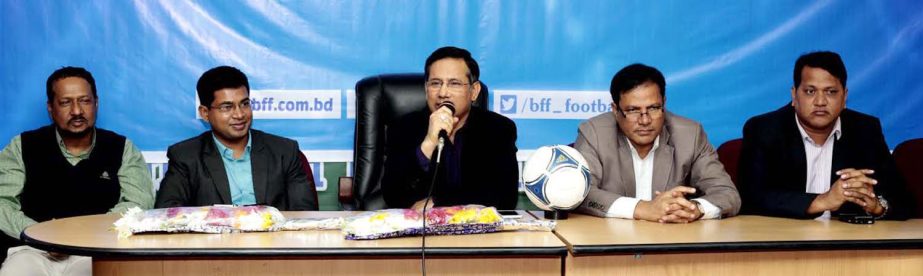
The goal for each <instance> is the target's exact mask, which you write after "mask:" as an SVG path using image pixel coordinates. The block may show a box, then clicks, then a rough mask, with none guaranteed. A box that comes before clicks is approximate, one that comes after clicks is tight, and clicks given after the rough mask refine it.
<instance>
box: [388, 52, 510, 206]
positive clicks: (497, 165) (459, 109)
mask: <svg viewBox="0 0 923 276" xmlns="http://www.w3.org/2000/svg"><path fill="white" fill-rule="evenodd" d="M479 75H480V69H479V68H478V63H477V62H476V61H475V60H474V59H473V58H472V57H471V53H469V52H468V51H467V50H465V49H461V48H456V47H443V48H439V49H437V50H436V51H434V52H433V53H432V54H430V56H429V58H427V59H426V64H425V69H424V77H425V80H426V82H425V83H423V85H424V86H425V88H426V105H427V108H426V109H424V110H420V111H417V112H413V113H410V114H408V115H406V116H404V117H401V118H399V119H398V120H397V121H396V122H395V123H394V125H393V126H392V127H390V129H389V130H388V137H387V144H386V154H387V156H386V161H385V171H384V176H383V179H382V192H383V194H384V198H385V202H386V203H387V204H388V207H391V208H414V209H423V206H424V204H425V203H426V202H427V197H428V196H431V198H430V200H429V201H428V202H429V206H427V208H429V207H432V206H434V205H435V206H450V205H460V204H480V205H485V206H494V207H497V208H498V209H501V210H504V209H514V208H516V201H517V189H518V178H519V170H518V167H517V164H516V151H517V149H516V125H515V124H514V123H513V121H512V120H510V119H508V118H506V117H503V116H501V115H499V114H497V113H494V112H491V111H489V110H486V109H482V108H479V107H474V106H472V103H473V102H474V101H475V99H477V98H478V95H480V93H481V83H480V82H479V81H478V77H479ZM440 137H441V138H442V139H441V140H442V144H443V145H444V146H442V147H440V146H439V145H440ZM440 151H441V154H440ZM437 159H439V160H438V161H439V162H437ZM430 185H432V193H430Z"/></svg>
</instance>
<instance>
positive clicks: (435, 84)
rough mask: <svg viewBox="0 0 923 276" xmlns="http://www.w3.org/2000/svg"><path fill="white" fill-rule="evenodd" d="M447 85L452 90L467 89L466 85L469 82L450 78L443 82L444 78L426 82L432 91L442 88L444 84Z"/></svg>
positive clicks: (427, 87)
mask: <svg viewBox="0 0 923 276" xmlns="http://www.w3.org/2000/svg"><path fill="white" fill-rule="evenodd" d="M443 85H445V86H446V87H448V88H449V90H451V91H461V90H463V89H465V86H468V85H469V83H464V82H462V81H460V80H449V82H443V81H442V80H430V81H428V82H426V89H428V90H431V91H438V90H439V89H442V86H443Z"/></svg>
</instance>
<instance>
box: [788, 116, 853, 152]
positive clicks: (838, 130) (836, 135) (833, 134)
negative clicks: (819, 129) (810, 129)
mask: <svg viewBox="0 0 923 276" xmlns="http://www.w3.org/2000/svg"><path fill="white" fill-rule="evenodd" d="M795 125H796V126H798V132H799V133H801V139H803V140H804V141H805V142H807V143H811V144H812V145H814V146H818V147H820V146H823V145H818V144H817V143H814V139H811V137H810V136H808V133H807V132H805V131H804V127H802V126H801V122H799V121H798V115H795ZM842 132H843V131H842V130H841V128H840V118H839V117H837V118H836V123H833V131H831V132H830V135H828V136H827V141H830V137H834V139H836V140H840V136H842V135H843V134H842Z"/></svg>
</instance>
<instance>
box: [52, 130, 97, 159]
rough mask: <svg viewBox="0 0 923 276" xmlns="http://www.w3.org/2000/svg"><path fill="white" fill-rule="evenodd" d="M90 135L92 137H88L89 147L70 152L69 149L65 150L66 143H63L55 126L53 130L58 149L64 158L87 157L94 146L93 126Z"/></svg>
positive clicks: (94, 131) (94, 133) (94, 132)
mask: <svg viewBox="0 0 923 276" xmlns="http://www.w3.org/2000/svg"><path fill="white" fill-rule="evenodd" d="M92 135H93V138H90V148H88V149H87V150H86V151H84V152H81V153H78V154H71V153H70V152H69V151H67V145H65V144H64V139H63V138H61V133H60V132H58V129H57V128H55V130H54V138H55V139H56V140H58V149H60V150H61V153H63V154H64V157H66V158H79V159H86V158H89V155H90V153H91V152H93V147H94V146H96V128H93V134H92Z"/></svg>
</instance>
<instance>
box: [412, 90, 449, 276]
mask: <svg viewBox="0 0 923 276" xmlns="http://www.w3.org/2000/svg"><path fill="white" fill-rule="evenodd" d="M443 106H444V107H446V108H448V109H449V111H451V112H452V115H453V116H454V115H455V104H453V103H452V102H449V101H445V102H442V103H440V104H439V107H438V108H436V109H439V108H442V107H443ZM448 139H449V133H448V132H446V131H445V129H443V130H440V131H439V143H438V144H436V166H435V168H434V169H433V179H432V181H431V182H430V184H429V191H427V192H426V201H424V202H423V212H422V213H423V233H422V236H423V243H422V244H420V257H421V259H420V266H421V271H422V272H423V275H424V276H425V275H426V209H427V208H426V206H427V205H429V201H430V200H432V198H433V186H436V176H437V175H439V173H438V172H439V163H440V161H441V160H442V148H443V147H445V140H448Z"/></svg>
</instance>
